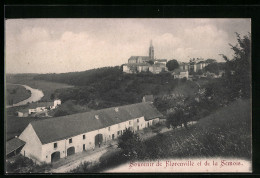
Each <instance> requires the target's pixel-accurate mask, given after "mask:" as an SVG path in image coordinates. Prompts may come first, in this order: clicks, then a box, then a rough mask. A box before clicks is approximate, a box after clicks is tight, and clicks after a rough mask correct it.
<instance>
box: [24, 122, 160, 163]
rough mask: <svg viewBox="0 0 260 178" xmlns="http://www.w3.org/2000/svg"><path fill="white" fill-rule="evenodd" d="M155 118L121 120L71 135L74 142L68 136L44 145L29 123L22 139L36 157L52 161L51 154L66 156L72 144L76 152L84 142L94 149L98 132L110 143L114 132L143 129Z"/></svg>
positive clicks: (26, 148) (116, 134)
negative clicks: (110, 124)
mask: <svg viewBox="0 0 260 178" xmlns="http://www.w3.org/2000/svg"><path fill="white" fill-rule="evenodd" d="M138 120H139V122H138ZM154 120H158V121H159V118H156V119H153V120H149V121H145V119H144V117H140V118H135V119H132V120H128V121H125V122H121V123H119V124H115V125H112V126H110V129H109V127H105V128H102V129H99V130H95V131H91V132H87V133H83V134H80V135H76V136H73V137H70V138H72V143H69V139H70V138H67V139H63V140H59V141H55V142H51V143H47V144H44V145H41V143H40V140H39V139H38V137H37V136H36V134H35V132H34V130H33V129H32V126H31V125H30V124H29V125H30V127H29V126H28V128H26V130H25V131H24V132H23V133H22V135H21V139H22V140H24V141H25V142H26V145H25V147H24V149H25V151H26V152H28V153H30V154H31V155H33V156H34V157H37V158H38V160H41V161H42V162H46V163H50V162H51V154H52V153H54V152H56V151H59V152H60V158H64V157H65V156H67V149H68V148H69V147H72V146H73V147H75V153H77V152H82V151H83V144H85V149H86V150H92V149H94V148H95V136H96V135H97V134H102V135H103V142H102V144H108V143H109V142H110V141H111V140H112V135H113V134H114V138H115V139H116V138H118V136H120V135H121V134H122V133H123V130H125V129H126V128H129V127H132V128H133V130H134V131H137V130H138V126H139V130H142V129H143V128H145V127H147V123H148V122H149V123H150V126H151V125H153V124H154ZM118 131H120V132H119V135H118ZM121 131H122V132H121ZM83 135H85V139H83ZM26 136H27V137H26ZM31 137H33V138H31ZM54 143H57V148H54ZM26 156H27V154H26ZM28 157H29V156H28Z"/></svg>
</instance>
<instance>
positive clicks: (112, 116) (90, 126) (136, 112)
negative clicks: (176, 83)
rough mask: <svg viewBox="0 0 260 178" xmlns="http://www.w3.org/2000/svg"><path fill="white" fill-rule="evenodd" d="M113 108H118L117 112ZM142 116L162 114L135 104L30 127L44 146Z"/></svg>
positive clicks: (35, 122)
mask: <svg viewBox="0 0 260 178" xmlns="http://www.w3.org/2000/svg"><path fill="white" fill-rule="evenodd" d="M115 108H118V112H116V111H115ZM95 116H98V119H97V118H96V117H95ZM142 116H144V117H145V120H150V119H154V118H157V117H161V116H162V114H161V113H160V112H159V111H158V110H157V109H156V108H155V107H154V106H153V105H151V104H150V103H137V104H131V105H126V106H120V107H113V108H107V109H102V110H97V111H91V112H85V113H78V114H73V115H67V116H62V117H56V118H50V119H44V120H39V121H33V122H31V125H32V127H33V128H34V130H35V132H36V134H37V135H38V137H39V139H40V141H41V142H42V144H46V143H50V142H54V141H58V140H62V139H65V138H69V137H72V136H76V135H79V134H83V133H87V132H90V131H94V130H98V129H101V128H105V127H108V126H111V125H114V124H117V123H120V122H125V121H128V120H131V119H133V118H138V117H142Z"/></svg>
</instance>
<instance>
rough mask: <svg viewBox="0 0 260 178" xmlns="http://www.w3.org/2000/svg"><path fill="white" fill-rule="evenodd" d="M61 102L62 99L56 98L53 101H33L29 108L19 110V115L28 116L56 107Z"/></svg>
mask: <svg viewBox="0 0 260 178" xmlns="http://www.w3.org/2000/svg"><path fill="white" fill-rule="evenodd" d="M60 104H61V100H54V101H53V102H39V103H38V102H36V103H31V104H30V105H29V106H28V108H26V109H22V110H20V111H17V116H18V117H28V116H29V115H30V114H33V113H39V112H43V111H47V110H48V109H55V108H57V106H58V105H60Z"/></svg>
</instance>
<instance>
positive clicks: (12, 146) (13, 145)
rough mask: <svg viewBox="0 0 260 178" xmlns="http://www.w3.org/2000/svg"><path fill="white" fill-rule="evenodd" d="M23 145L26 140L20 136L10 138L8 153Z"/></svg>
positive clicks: (7, 145) (7, 144)
mask: <svg viewBox="0 0 260 178" xmlns="http://www.w3.org/2000/svg"><path fill="white" fill-rule="evenodd" d="M23 145H25V142H24V141H22V140H20V139H19V138H13V139H11V140H9V141H8V142H6V155H8V154H10V153H11V152H13V151H14V150H16V149H18V148H20V147H21V146H23Z"/></svg>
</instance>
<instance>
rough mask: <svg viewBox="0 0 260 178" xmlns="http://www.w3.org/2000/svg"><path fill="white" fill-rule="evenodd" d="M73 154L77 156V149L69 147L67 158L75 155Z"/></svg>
mask: <svg viewBox="0 0 260 178" xmlns="http://www.w3.org/2000/svg"><path fill="white" fill-rule="evenodd" d="M73 154H75V147H74V146H72V147H69V148H68V149H67V156H70V155H73Z"/></svg>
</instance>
